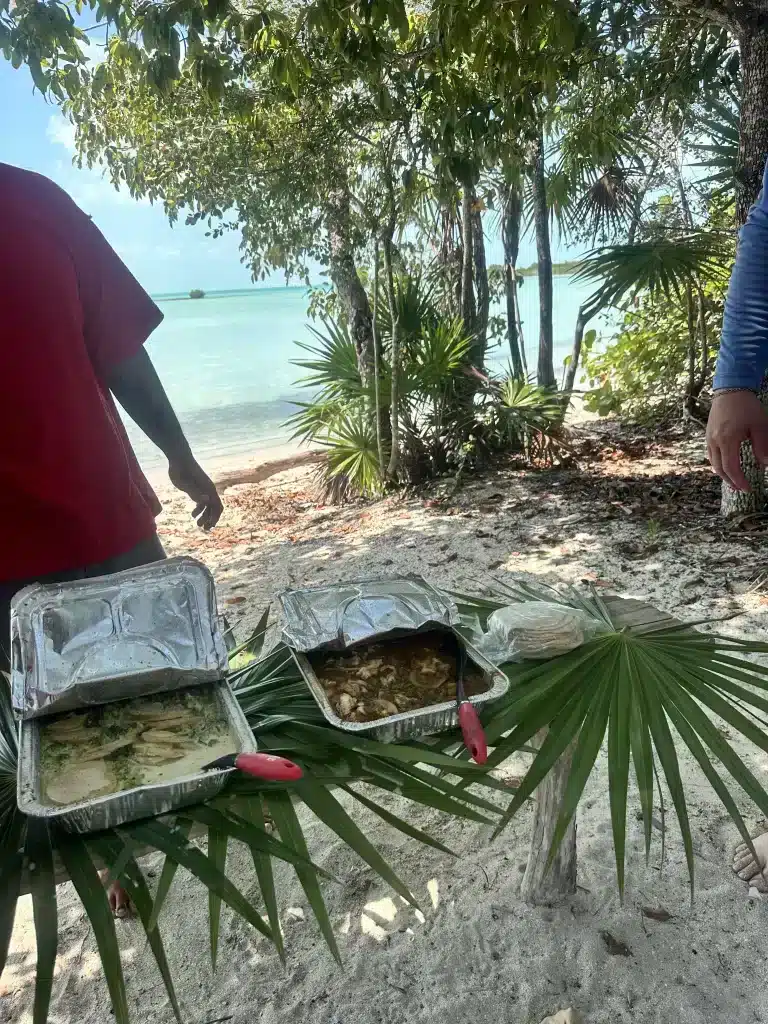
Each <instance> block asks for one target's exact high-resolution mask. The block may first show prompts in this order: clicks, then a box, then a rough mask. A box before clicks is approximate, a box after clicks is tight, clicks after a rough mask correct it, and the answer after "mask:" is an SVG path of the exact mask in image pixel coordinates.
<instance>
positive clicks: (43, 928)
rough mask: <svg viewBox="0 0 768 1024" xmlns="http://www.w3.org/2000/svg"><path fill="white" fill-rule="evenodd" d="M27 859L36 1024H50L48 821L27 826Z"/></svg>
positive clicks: (52, 911) (53, 920) (54, 943)
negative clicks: (32, 934) (33, 945)
mask: <svg viewBox="0 0 768 1024" xmlns="http://www.w3.org/2000/svg"><path fill="white" fill-rule="evenodd" d="M0 685H2V684H1V683H0ZM26 855H27V864H28V874H29V891H30V893H31V895H32V914H33V918H34V922H35V945H36V947H37V964H36V968H35V1001H34V1007H33V1010H32V1022H33V1024H46V1022H47V1020H48V1010H49V1009H50V1005H51V992H52V990H53V972H54V970H55V968H56V954H57V952H58V946H59V921H58V912H57V904H56V879H55V876H54V871H53V852H52V850H51V840H50V836H49V834H48V825H47V823H46V821H45V819H40V818H30V819H29V821H28V822H27V842H26Z"/></svg>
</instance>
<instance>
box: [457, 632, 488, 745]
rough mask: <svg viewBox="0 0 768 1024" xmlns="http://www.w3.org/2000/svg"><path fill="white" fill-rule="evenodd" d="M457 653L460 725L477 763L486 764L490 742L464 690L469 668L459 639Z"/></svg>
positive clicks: (465, 741)
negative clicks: (465, 676) (465, 677)
mask: <svg viewBox="0 0 768 1024" xmlns="http://www.w3.org/2000/svg"><path fill="white" fill-rule="evenodd" d="M456 646H457V647H458V652H457V655H456V704H457V706H458V709H459V725H460V726H461V735H462V736H463V737H464V746H465V747H466V748H467V750H468V751H469V753H470V756H471V757H472V760H473V761H474V762H475V764H485V762H486V761H487V760H488V743H487V741H486V738H485V732H484V731H483V727H482V725H481V724H480V718H479V716H478V714H477V710H476V708H475V706H474V704H472V702H471V701H470V700H468V699H467V695H466V693H465V692H464V675H465V673H466V670H467V651H466V648H465V647H464V644H462V643H461V641H457V644H456Z"/></svg>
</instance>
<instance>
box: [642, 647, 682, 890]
mask: <svg viewBox="0 0 768 1024" xmlns="http://www.w3.org/2000/svg"><path fill="white" fill-rule="evenodd" d="M638 664H639V665H641V666H643V667H644V668H645V669H649V668H650V669H651V671H649V672H647V673H646V672H643V673H638V677H637V679H638V698H639V700H640V702H641V703H642V705H643V713H644V716H645V719H646V721H647V722H648V724H649V726H650V730H651V735H652V737H653V745H654V747H655V748H656V752H657V754H658V756H659V762H660V764H661V767H662V770H663V772H664V777H665V779H666V781H667V787H668V788H669V793H670V796H671V797H672V803H673V804H674V808H675V813H676V815H677V821H678V824H679V825H680V833H681V835H682V838H683V847H684V849H685V859H686V862H687V864H688V875H689V878H690V881H691V899H693V894H694V884H695V880H694V876H695V871H694V860H693V837H692V835H691V824H690V820H689V818H688V806H687V804H686V802H685V790H684V788H683V780H682V778H681V776H680V765H679V762H678V758H677V751H676V750H675V741H674V739H673V738H672V733H671V732H670V729H669V724H668V722H667V719H666V716H665V714H664V710H663V705H662V703H661V700H660V694H659V692H658V685H657V682H656V674H655V672H654V671H653V669H652V668H651V666H650V664H649V659H648V657H647V655H646V653H645V652H644V651H638Z"/></svg>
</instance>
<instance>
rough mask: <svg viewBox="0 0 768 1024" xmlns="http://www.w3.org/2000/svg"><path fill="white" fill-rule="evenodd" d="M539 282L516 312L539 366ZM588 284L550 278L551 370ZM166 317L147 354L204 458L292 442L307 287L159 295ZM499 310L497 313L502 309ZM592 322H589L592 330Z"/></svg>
mask: <svg viewBox="0 0 768 1024" xmlns="http://www.w3.org/2000/svg"><path fill="white" fill-rule="evenodd" d="M537 289H538V282H537V279H536V278H530V277H529V278H526V279H525V283H524V285H523V287H522V289H521V292H520V295H521V315H522V320H523V330H524V333H525V339H526V349H527V353H528V363H529V367H530V368H531V369H532V370H535V366H536V345H537V339H538V294H537ZM589 291H590V288H589V286H586V287H585V286H583V285H574V284H573V283H572V282H571V281H570V279H568V278H565V277H558V278H556V279H555V303H554V325H555V355H556V358H555V364H556V368H560V369H561V368H562V360H563V358H564V357H565V356H566V355H567V354H568V353H569V352H570V348H571V339H572V334H573V328H574V324H575V322H576V314H577V311H578V307H579V305H580V303H581V302H582V301H583V300H584V299H585V298H586V296H587V295H588V294H589ZM155 298H156V301H157V302H158V304H159V305H160V307H161V309H162V311H163V313H164V315H165V319H164V320H163V323H162V324H161V325H160V326H159V327H158V328H157V330H156V331H155V333H154V334H153V335H152V337H151V338H150V340H149V343H148V349H149V352H150V354H151V356H152V359H153V361H154V363H155V366H156V367H157V371H158V373H159V374H160V377H161V379H162V381H163V383H164V385H165V388H166V390H167V392H168V394H169V396H170V399H171V401H172V403H173V406H174V408H175V409H176V412H177V414H178V416H179V419H180V421H181V423H182V426H183V427H184V429H185V431H186V433H187V437H188V438H189V441H190V443H191V444H192V447H193V449H194V451H195V452H196V454H197V456H198V458H199V459H200V461H201V462H205V461H206V460H210V459H211V458H213V457H216V458H220V457H230V456H238V455H241V454H242V455H243V457H244V459H245V458H247V457H248V455H249V454H251V453H253V452H254V450H256V449H259V448H262V447H267V446H269V444H276V443H279V442H280V441H286V440H288V436H289V432H288V431H287V430H286V429H285V427H284V426H283V424H284V423H285V420H286V419H287V418H288V416H290V415H291V413H292V411H294V407H293V405H292V403H293V402H295V401H297V400H301V399H302V398H303V399H306V397H307V394H306V392H305V393H304V394H302V391H301V388H299V387H297V385H296V381H297V379H298V378H299V377H301V376H302V372H303V371H302V370H301V369H300V368H299V367H297V366H295V365H293V363H292V360H294V359H296V358H299V357H300V355H301V352H300V350H299V349H298V348H297V346H296V344H295V342H297V341H304V342H309V341H311V340H312V336H311V334H310V331H309V328H308V322H309V321H308V318H307V315H306V310H307V293H306V289H304V288H301V287H299V288H285V287H280V288H253V289H249V290H247V291H231V292H211V293H207V294H206V297H205V298H203V299H185V298H183V297H181V296H169V295H159V296H155ZM498 312H501V310H500V309H499V310H498ZM593 326H594V325H593ZM489 362H490V365H491V366H492V367H493V368H496V369H498V370H502V369H503V368H504V367H505V366H506V364H507V362H508V349H507V348H506V346H501V347H498V348H496V349H492V350H491V353H490V359H489ZM128 430H129V434H130V436H131V439H132V441H133V442H134V446H135V448H136V452H137V454H138V456H139V459H140V461H141V463H142V465H144V466H145V468H147V469H149V470H153V469H155V468H157V467H158V466H159V465H160V464H161V463H162V457H161V456H160V454H159V453H158V452H157V450H156V449H155V448H154V446H153V445H151V444H150V442H148V441H147V440H146V438H144V436H143V435H142V434H141V433H140V432H139V431H137V430H136V428H135V427H133V425H132V424H130V423H129V424H128Z"/></svg>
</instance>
